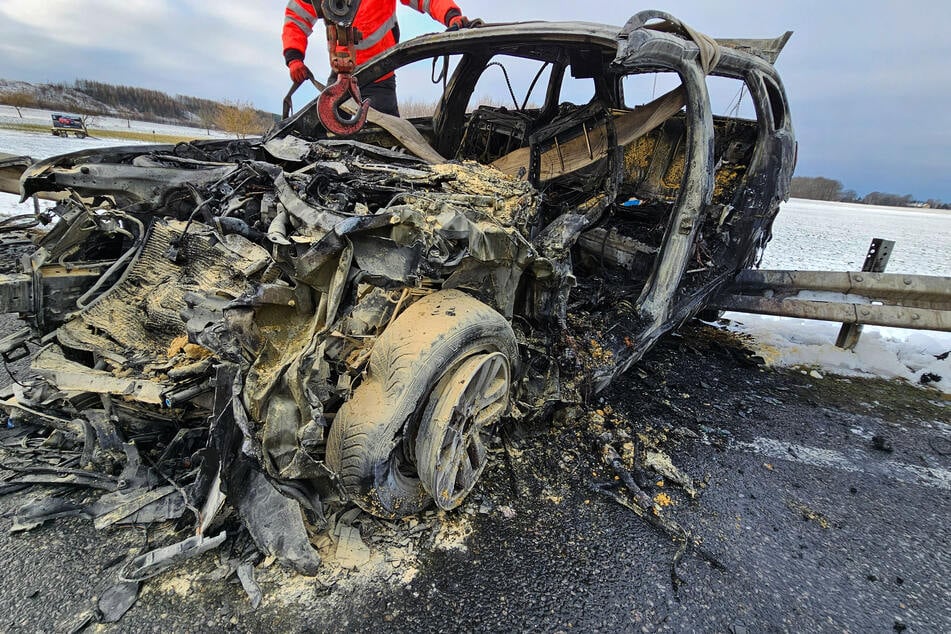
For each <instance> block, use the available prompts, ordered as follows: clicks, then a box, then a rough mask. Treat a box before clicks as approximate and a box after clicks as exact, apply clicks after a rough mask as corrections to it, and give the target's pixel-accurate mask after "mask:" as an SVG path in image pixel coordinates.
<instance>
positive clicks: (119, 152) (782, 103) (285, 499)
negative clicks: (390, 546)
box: [0, 11, 795, 580]
mask: <svg viewBox="0 0 951 634" xmlns="http://www.w3.org/2000/svg"><path fill="white" fill-rule="evenodd" d="M788 37H789V34H786V35H785V36H783V37H781V38H777V39H776V40H713V39H711V38H709V37H707V36H704V35H702V34H699V33H697V32H696V31H694V30H693V29H690V28H689V27H687V26H686V25H683V24H682V23H680V22H679V21H677V20H676V19H675V18H673V17H672V16H669V15H667V14H664V13H661V12H656V11H650V12H643V13H640V14H637V15H635V16H634V17H633V18H631V21H629V22H628V24H627V25H625V26H624V27H623V28H621V29H620V30H619V29H618V28H617V27H609V26H604V25H597V24H588V23H577V22H573V23H546V22H532V23H522V24H502V25H487V26H485V27H483V28H478V29H471V30H468V31H461V32H458V33H445V34H435V35H426V36H422V37H419V38H416V39H414V40H411V41H408V42H405V43H403V44H400V45H398V46H397V47H396V48H394V49H392V50H390V51H388V52H386V53H383V54H381V55H380V56H378V57H377V58H374V59H373V60H371V61H370V62H369V63H367V64H366V65H364V66H363V67H360V68H359V69H358V70H357V76H358V77H359V78H360V80H361V81H366V80H372V79H374V78H376V77H381V76H384V75H385V74H387V73H389V72H391V71H394V70H395V71H396V72H397V73H399V72H400V68H402V67H404V66H405V65H407V64H410V63H416V62H423V63H426V64H430V63H431V64H432V67H433V71H434V72H433V75H434V77H436V78H437V79H438V80H439V81H440V82H441V83H442V87H443V90H442V94H441V97H440V99H439V101H438V103H437V104H436V108H435V111H434V113H433V114H432V116H427V117H416V118H413V119H411V120H410V121H409V123H410V124H411V126H409V127H410V128H411V130H410V129H408V128H407V126H406V124H405V120H403V122H402V123H400V121H401V120H399V119H396V121H390V120H389V119H395V118H392V117H391V118H389V119H388V118H387V117H386V116H380V117H377V118H376V119H375V120H374V119H371V125H368V126H367V127H365V128H364V129H363V130H362V131H361V132H359V133H358V134H356V135H355V136H353V137H351V138H340V137H335V136H333V135H330V134H328V133H327V132H326V130H325V129H324V128H323V127H322V126H321V125H320V123H319V120H318V118H317V116H316V112H315V108H314V107H313V105H314V104H310V105H309V106H306V107H304V108H302V109H301V110H300V111H299V112H297V113H296V114H295V115H293V116H291V117H289V118H287V119H285V120H283V121H281V122H280V123H278V124H277V125H276V126H275V127H274V128H273V129H272V130H271V131H269V132H268V134H266V135H265V136H264V137H263V138H260V139H247V140H235V141H214V142H192V143H182V144H179V145H175V146H136V147H125V148H112V149H105V150H89V151H81V152H76V153H73V154H67V155H64V156H61V157H56V158H53V159H49V160H45V161H41V162H39V163H36V164H34V165H32V166H31V167H29V168H28V169H27V170H26V172H25V173H24V174H23V176H22V179H21V181H20V188H21V191H20V192H19V193H21V194H22V195H23V196H24V198H25V197H27V196H31V195H33V194H36V193H43V194H44V195H50V196H54V197H56V198H57V199H58V202H57V204H56V206H55V207H54V208H52V209H51V210H50V211H47V212H44V214H43V220H44V221H45V222H46V223H47V224H46V228H45V230H44V231H42V232H37V234H36V238H35V243H36V250H35V251H34V252H33V253H32V254H31V255H29V256H27V257H26V258H24V261H23V263H22V267H21V272H20V273H19V274H17V275H12V276H6V279H4V281H3V285H2V287H3V301H4V302H5V305H6V309H7V311H8V312H16V313H19V314H20V315H21V316H22V317H23V318H24V319H26V320H27V321H28V323H29V324H30V328H27V329H24V330H23V331H21V332H20V333H18V334H17V335H16V336H14V337H11V338H8V339H7V340H5V341H3V342H2V344H0V349H2V351H3V354H4V356H5V357H7V358H10V357H14V356H16V355H19V354H26V353H29V354H31V355H32V363H31V367H32V371H33V373H34V374H35V376H34V377H32V378H30V379H28V380H23V381H21V383H20V384H13V385H12V386H11V387H10V388H7V393H6V394H4V395H3V402H2V403H0V405H2V406H3V407H4V408H6V409H7V411H8V412H9V415H10V417H11V421H14V422H15V423H16V424H17V425H18V426H22V429H23V430H26V431H23V432H22V433H24V434H27V433H29V434H34V435H35V436H36V437H41V436H42V437H44V438H45V437H48V436H49V434H50V432H51V430H52V431H53V433H55V434H57V438H58V442H59V443H60V445H61V446H62V447H64V448H67V449H69V450H71V451H72V452H73V453H70V454H69V455H70V456H71V457H70V458H69V461H66V460H64V462H63V463H62V464H59V465H54V466H51V467H45V468H43V469H40V470H37V469H36V468H34V467H29V466H23V467H22V468H18V469H17V470H16V471H15V472H14V476H13V477H11V478H9V479H8V481H7V483H6V484H7V486H11V485H14V484H17V483H32V484H49V485H56V484H64V483H70V484H74V485H83V486H89V487H93V488H98V489H99V490H101V491H103V492H104V496H103V498H102V499H101V500H100V501H99V502H97V505H98V506H96V507H95V508H94V509H91V510H89V511H88V513H89V514H90V515H91V516H92V517H93V518H94V519H95V518H99V519H97V520H96V521H97V526H98V525H99V524H100V523H101V524H105V523H106V520H104V519H101V518H108V521H109V522H110V523H114V524H123V523H132V522H141V521H148V520H151V521H159V520H166V519H178V518H183V517H191V516H192V515H193V516H194V519H195V522H194V524H192V525H190V528H189V530H190V531H191V535H192V536H191V537H189V538H188V539H185V540H183V541H181V542H179V543H178V544H177V545H175V547H174V548H172V547H167V548H171V550H167V549H166V550H163V551H162V553H160V554H159V555H153V556H152V557H151V559H148V560H145V559H142V558H140V559H139V560H137V561H136V562H134V566H133V568H134V569H133V570H129V571H127V572H126V573H125V576H126V578H128V579H133V580H141V579H144V578H147V577H148V576H152V575H153V574H157V573H158V572H160V571H161V570H164V569H165V567H167V565H171V564H172V563H173V562H175V561H179V560H180V559H181V557H182V556H185V555H188V554H194V553H195V552H199V551H202V550H203V549H207V548H210V547H213V546H214V544H213V543H212V542H215V540H218V539H219V537H220V535H221V526H222V525H223V522H224V517H225V516H226V515H227V511H226V510H224V509H225V508H226V506H227V507H228V508H231V509H233V510H234V511H235V512H236V514H237V516H239V517H240V519H241V522H242V523H243V525H244V526H245V527H246V528H247V530H248V531H249V533H250V534H251V536H252V538H253V539H254V542H255V543H256V544H257V546H258V547H259V548H260V549H261V551H262V552H265V553H268V554H273V555H275V556H276V557H278V559H281V560H282V561H285V562H287V563H289V564H290V565H291V566H293V567H295V568H296V569H298V570H300V571H302V572H305V573H312V571H313V569H314V567H315V566H316V565H317V563H319V560H318V559H317V556H316V553H315V552H313V551H312V550H310V549H309V547H308V546H307V537H306V532H305V526H304V525H305V523H308V524H319V523H320V522H321V521H322V520H323V518H324V517H325V515H326V512H327V508H329V506H332V505H334V504H336V505H341V504H346V503H348V502H352V503H354V504H356V505H357V506H359V507H360V508H362V509H363V510H365V511H367V512H369V513H371V514H374V515H377V516H379V517H384V518H393V517H400V516H405V515H409V514H413V513H417V512H419V511H420V510H422V509H424V508H427V507H429V506H432V505H434V504H435V505H436V506H437V507H438V508H440V509H443V510H451V509H453V508H456V507H457V506H459V505H460V504H461V503H462V502H463V500H464V499H465V497H466V495H467V494H468V493H469V492H470V491H472V489H473V488H474V487H475V486H476V483H477V481H478V479H479V476H480V475H481V473H482V471H483V469H484V467H485V465H486V463H487V460H488V458H489V452H488V447H489V446H490V445H491V443H492V442H493V436H494V434H495V430H496V426H497V425H498V424H499V423H500V422H503V421H512V420H529V419H532V418H535V419H540V420H543V419H545V417H548V416H550V415H551V413H552V412H553V411H554V410H555V409H557V408H558V407H560V406H562V405H563V404H565V403H585V402H586V401H587V400H588V399H590V398H591V397H592V396H593V395H594V394H596V393H597V392H598V391H600V390H601V389H603V388H604V387H605V386H607V385H608V383H609V382H610V381H611V379H612V378H613V377H614V376H616V375H617V374H619V373H621V372H623V371H625V370H626V369H627V368H629V367H630V366H631V365H632V364H633V363H635V362H636V361H637V360H638V359H640V358H641V357H642V356H643V355H644V353H645V352H646V351H647V350H648V349H649V348H650V346H651V345H652V344H653V343H654V342H655V341H656V340H657V339H658V338H659V337H661V336H662V335H663V334H665V333H667V332H669V331H671V330H673V329H675V328H677V327H678V326H679V325H680V324H681V323H683V322H684V321H686V320H688V319H690V318H691V317H693V316H694V315H696V314H697V313H698V312H699V311H700V310H702V309H703V308H704V307H705V302H706V301H707V300H708V299H709V298H711V297H712V296H713V295H715V293H716V292H717V291H718V290H719V289H720V288H721V287H722V286H723V285H724V284H726V283H728V282H729V281H730V280H731V279H732V277H733V276H735V275H736V273H737V272H738V271H740V270H741V269H743V268H746V267H749V266H751V265H753V264H754V263H755V262H756V260H757V258H758V256H759V254H760V252H761V250H762V248H763V247H764V246H765V244H766V242H767V241H768V240H769V238H770V226H771V224H772V220H773V218H774V217H775V215H776V213H777V212H778V209H779V203H780V202H781V201H782V200H784V199H785V198H786V197H787V193H788V188H789V181H790V178H791V174H792V171H793V166H794V162H795V141H794V137H793V130H792V124H791V120H790V116H789V113H788V107H787V104H786V99H785V95H784V93H783V88H782V83H781V81H780V79H779V77H778V75H777V73H776V70H775V69H774V67H773V65H772V64H773V62H774V61H775V59H776V56H777V55H778V54H779V52H780V51H781V50H782V47H783V46H784V45H785V42H786V40H787V39H788ZM450 57H452V59H453V65H452V68H450V64H449V61H448V60H449V58H450ZM512 60H528V61H530V62H531V63H532V64H533V65H534V66H533V67H534V68H537V69H538V71H537V74H535V75H529V76H528V80H529V81H528V84H527V85H528V88H527V89H525V90H524V94H515V91H513V90H511V85H510V86H509V90H510V92H512V95H511V96H512V105H511V107H509V106H508V105H506V106H500V105H485V104H483V105H479V104H477V103H476V101H477V99H476V97H477V95H476V94H475V93H476V87H477V85H478V84H479V81H480V78H481V77H482V76H483V75H484V74H485V73H500V72H503V71H505V67H506V66H507V65H509V66H510V65H512V63H513V62H512ZM498 66H502V67H503V68H502V70H501V71H500V70H499V69H498ZM440 69H442V73H441V77H440V72H439V71H440ZM656 73H666V74H668V75H673V76H675V77H676V78H677V79H678V81H679V85H678V86H676V87H674V88H673V89H671V90H667V91H665V92H662V94H655V93H653V92H652V93H645V94H626V92H633V91H626V90H625V88H626V86H628V85H634V84H633V83H628V82H627V80H628V79H629V78H633V77H637V76H647V77H650V76H652V75H653V74H656ZM710 75H714V76H720V77H727V78H730V79H732V80H734V81H735V82H736V84H737V85H739V86H741V87H742V90H744V91H745V93H746V94H748V95H749V98H750V100H751V101H752V103H753V106H754V108H755V114H756V116H755V118H742V117H737V116H733V117H731V116H724V115H719V114H717V115H714V114H713V113H712V112H711V108H710V97H709V94H708V90H707V83H706V80H707V77H708V76H710ZM568 78H570V79H571V80H579V81H581V82H582V83H584V84H585V85H587V86H590V89H591V95H592V96H591V98H590V100H587V101H584V102H583V103H573V102H572V101H570V100H565V99H563V98H562V97H563V93H564V92H565V91H564V90H563V85H564V83H565V81H566V80H567V79H568ZM505 81H506V82H508V81H509V78H508V74H507V73H506V76H505ZM579 101H581V100H579ZM439 159H441V160H439ZM27 344H29V345H30V348H29V350H28V349H27ZM44 434H45V436H44ZM89 467H94V469H93V470H91V469H89ZM158 474H160V475H161V477H158ZM156 480H159V481H164V482H165V483H167V484H169V485H171V486H164V487H159V486H156V485H155V482H156ZM226 502H227V505H226ZM120 507H121V509H123V510H122V511H117V509H118V508H120ZM125 511H128V512H127V513H126V512H125ZM123 513H125V514H123ZM181 521H184V520H181ZM185 532H186V533H188V531H185ZM222 539H223V538H222ZM218 543H220V542H218Z"/></svg>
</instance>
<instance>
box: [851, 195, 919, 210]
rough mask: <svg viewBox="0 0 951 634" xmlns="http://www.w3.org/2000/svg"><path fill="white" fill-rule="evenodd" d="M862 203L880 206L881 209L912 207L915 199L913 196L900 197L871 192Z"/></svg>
mask: <svg viewBox="0 0 951 634" xmlns="http://www.w3.org/2000/svg"><path fill="white" fill-rule="evenodd" d="M862 202H863V203H865V204H866V205H879V206H881V207H911V206H912V203H914V202H915V199H914V197H913V196H912V195H911V194H905V195H904V196H900V195H898V194H889V193H886V192H871V193H870V194H868V195H866V196H865V198H863V199H862Z"/></svg>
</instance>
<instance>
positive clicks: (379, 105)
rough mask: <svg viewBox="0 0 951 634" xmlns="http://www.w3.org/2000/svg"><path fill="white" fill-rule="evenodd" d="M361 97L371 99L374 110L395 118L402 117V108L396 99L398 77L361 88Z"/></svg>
mask: <svg viewBox="0 0 951 634" xmlns="http://www.w3.org/2000/svg"><path fill="white" fill-rule="evenodd" d="M360 96H361V97H363V98H364V99H369V100H370V105H371V106H372V107H373V109H374V110H379V111H380V112H384V113H386V114H391V115H393V116H394V117H398V116H400V106H399V102H398V101H397V99H396V77H388V78H387V79H384V80H383V81H377V82H373V83H370V84H367V85H364V86H360Z"/></svg>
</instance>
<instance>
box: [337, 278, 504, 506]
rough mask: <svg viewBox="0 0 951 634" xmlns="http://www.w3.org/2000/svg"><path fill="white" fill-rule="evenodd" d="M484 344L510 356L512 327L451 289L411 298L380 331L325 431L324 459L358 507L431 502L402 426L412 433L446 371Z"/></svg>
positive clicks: (482, 350)
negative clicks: (358, 379)
mask: <svg viewBox="0 0 951 634" xmlns="http://www.w3.org/2000/svg"><path fill="white" fill-rule="evenodd" d="M485 352H501V353H502V354H504V355H505V356H506V358H507V359H508V360H509V363H510V364H513V363H514V362H515V361H516V359H517V347H516V344H515V335H514V333H513V332H512V327H511V325H509V323H508V321H507V320H506V319H505V318H504V317H502V315H500V314H499V313H497V312H496V311H495V310H493V309H492V308H490V307H489V306H487V305H486V304H483V303H482V302H480V301H478V300H476V299H474V298H473V297H471V296H469V295H466V294H465V293H463V292H461V291H456V290H446V291H439V292H437V293H433V294H432V295H428V296H427V297H424V298H423V299H421V300H419V301H417V302H416V303H415V304H413V305H412V306H410V307H409V308H407V309H406V310H405V311H404V312H403V313H402V314H401V315H400V316H399V317H398V318H397V319H396V320H395V321H394V322H393V323H392V324H391V325H390V327H389V328H387V329H386V330H385V331H384V332H383V334H382V335H380V338H379V339H378V340H377V342H376V344H375V345H374V347H373V352H372V353H371V355H370V362H369V368H368V371H367V376H366V378H365V380H364V381H363V383H361V384H360V386H359V387H357V388H356V389H355V390H354V392H353V395H352V396H351V398H350V399H349V400H348V401H347V402H346V403H344V404H343V406H341V408H340V410H339V411H338V413H337V416H336V417H335V419H334V422H333V424H332V425H331V427H330V433H329V435H328V437H327V455H326V462H327V465H328V466H329V467H330V468H331V469H332V470H333V471H334V472H335V473H336V474H337V477H338V478H339V482H340V485H341V486H342V488H343V490H344V492H345V493H346V494H347V495H348V496H349V497H350V499H351V500H352V501H353V502H355V503H356V504H357V505H358V506H360V508H362V509H364V510H365V511H367V512H369V513H372V514H373V515H377V516H379V517H385V518H394V517H402V516H405V515H411V514H413V513H417V512H419V511H420V510H422V509H424V508H426V507H427V506H429V505H430V504H431V503H432V501H433V499H432V497H431V496H430V495H429V493H428V492H427V491H426V490H425V488H424V487H423V485H422V483H421V482H420V480H419V478H418V476H417V475H416V467H415V465H414V464H413V462H412V456H407V455H406V451H404V443H403V442H402V440H403V438H402V437H403V433H404V429H405V428H407V426H408V427H409V430H410V433H412V429H414V428H415V427H416V424H417V422H418V418H419V416H420V415H421V414H422V412H423V411H424V410H425V409H426V405H427V401H428V399H429V396H430V394H431V392H432V391H433V388H434V387H435V386H436V385H437V384H438V383H439V381H440V379H441V378H442V377H443V375H444V374H445V373H446V372H448V371H451V370H452V369H454V368H455V367H458V365H459V364H460V363H462V362H463V361H464V360H465V359H467V358H468V357H471V356H472V355H474V354H481V353H485ZM411 440H412V439H411ZM410 444H411V443H410Z"/></svg>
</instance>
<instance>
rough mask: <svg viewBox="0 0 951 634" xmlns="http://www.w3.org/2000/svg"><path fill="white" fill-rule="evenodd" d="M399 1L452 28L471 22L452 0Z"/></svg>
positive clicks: (466, 25) (464, 26)
mask: <svg viewBox="0 0 951 634" xmlns="http://www.w3.org/2000/svg"><path fill="white" fill-rule="evenodd" d="M400 2H402V3H403V4H405V5H406V6H408V7H410V8H411V9H416V10H417V11H419V12H420V13H428V14H429V15H430V16H432V18H433V19H434V20H436V21H437V22H440V23H442V24H443V25H445V26H446V27H447V28H449V29H452V30H455V29H460V28H461V29H465V28H468V27H469V26H470V24H472V21H471V20H469V19H468V18H467V17H466V16H464V15H462V9H460V8H459V6H458V5H457V4H456V3H455V2H453V1H452V0H400Z"/></svg>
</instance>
